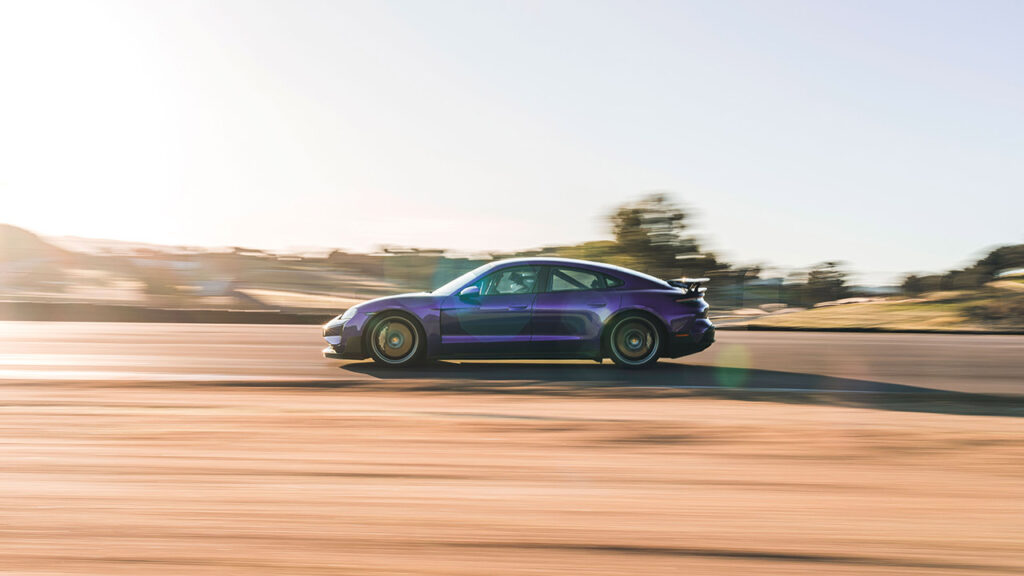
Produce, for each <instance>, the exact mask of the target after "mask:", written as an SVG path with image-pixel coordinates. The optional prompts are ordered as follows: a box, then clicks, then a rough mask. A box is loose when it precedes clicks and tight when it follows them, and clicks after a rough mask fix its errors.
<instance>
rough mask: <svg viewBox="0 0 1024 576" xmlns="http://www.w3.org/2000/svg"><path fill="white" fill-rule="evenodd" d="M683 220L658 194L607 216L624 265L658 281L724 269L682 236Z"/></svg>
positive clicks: (676, 209) (623, 206)
mask: <svg viewBox="0 0 1024 576" xmlns="http://www.w3.org/2000/svg"><path fill="white" fill-rule="evenodd" d="M687 218H688V217H687V214H686V212H684V211H683V209H682V208H680V207H679V206H678V205H676V204H675V203H673V202H672V201H671V200H669V198H668V196H666V195H665V194H661V193H655V194H650V195H648V196H644V197H643V198H641V199H640V200H638V201H635V202H631V203H628V204H624V205H622V206H620V207H619V208H618V210H616V211H615V213H614V214H612V215H611V217H610V221H611V224H612V233H613V234H614V235H615V244H616V248H617V252H618V253H619V254H620V255H621V256H622V257H624V258H625V259H626V260H627V261H628V262H626V265H628V266H630V267H632V268H635V269H637V270H640V271H642V272H646V273H648V274H651V275H652V276H657V277H659V278H676V277H678V276H685V275H699V274H704V273H706V272H708V271H710V270H717V269H721V268H727V266H724V265H722V264H719V263H718V261H717V260H716V259H715V257H714V255H711V254H708V255H705V254H701V252H700V248H699V247H698V246H697V241H696V240H695V239H694V238H693V237H692V236H688V235H686V234H685V231H686V225H687Z"/></svg>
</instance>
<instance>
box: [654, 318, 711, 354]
mask: <svg viewBox="0 0 1024 576" xmlns="http://www.w3.org/2000/svg"><path fill="white" fill-rule="evenodd" d="M670 338H671V340H670V341H669V342H668V346H667V348H666V351H665V353H664V354H662V356H664V357H665V358H679V357H680V356H687V355H689V354H696V353H697V352H700V351H702V350H706V349H707V348H708V346H711V345H712V344H714V343H715V326H714V325H713V324H712V323H711V322H710V321H708V320H704V319H700V320H697V321H695V322H694V323H693V325H692V326H691V327H690V330H689V331H688V332H684V333H680V334H673V335H672V336H671V337H670Z"/></svg>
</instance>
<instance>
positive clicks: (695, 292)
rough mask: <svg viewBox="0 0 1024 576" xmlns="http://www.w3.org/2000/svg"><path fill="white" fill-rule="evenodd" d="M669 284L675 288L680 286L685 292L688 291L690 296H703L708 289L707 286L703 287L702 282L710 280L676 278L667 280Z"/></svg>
mask: <svg viewBox="0 0 1024 576" xmlns="http://www.w3.org/2000/svg"><path fill="white" fill-rule="evenodd" d="M667 282H668V284H669V286H672V287H673V288H679V289H680V290H682V291H683V292H686V294H687V295H688V296H701V295H703V294H704V292H706V291H707V288H702V287H701V284H704V283H705V282H710V279H708V278H676V279H675V280H668V281H667Z"/></svg>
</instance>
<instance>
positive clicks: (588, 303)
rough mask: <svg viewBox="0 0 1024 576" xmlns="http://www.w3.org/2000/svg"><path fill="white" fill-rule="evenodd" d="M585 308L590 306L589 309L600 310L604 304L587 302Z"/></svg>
mask: <svg viewBox="0 0 1024 576" xmlns="http://www.w3.org/2000/svg"><path fill="white" fill-rule="evenodd" d="M587 306H590V307H591V308H601V307H602V306H604V302H587Z"/></svg>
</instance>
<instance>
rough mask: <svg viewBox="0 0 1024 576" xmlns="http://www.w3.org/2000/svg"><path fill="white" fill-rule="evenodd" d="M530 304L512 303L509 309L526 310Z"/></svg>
mask: <svg viewBox="0 0 1024 576" xmlns="http://www.w3.org/2000/svg"><path fill="white" fill-rule="evenodd" d="M528 307H529V304H512V305H510V306H509V307H508V309H509V310H526V309H527V308H528Z"/></svg>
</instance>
